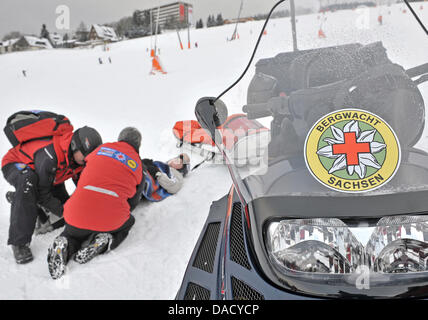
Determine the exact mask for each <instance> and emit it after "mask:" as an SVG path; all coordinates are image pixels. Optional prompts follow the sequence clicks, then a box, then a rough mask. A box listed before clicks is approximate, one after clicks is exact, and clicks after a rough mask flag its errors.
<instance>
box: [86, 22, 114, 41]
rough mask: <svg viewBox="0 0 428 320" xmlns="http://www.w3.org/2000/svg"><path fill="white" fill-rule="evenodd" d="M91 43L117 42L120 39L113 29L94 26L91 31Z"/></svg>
mask: <svg viewBox="0 0 428 320" xmlns="http://www.w3.org/2000/svg"><path fill="white" fill-rule="evenodd" d="M89 41H93V42H96V41H100V42H116V41H119V38H118V37H117V35H116V31H114V29H113V28H112V27H107V26H100V25H98V24H93V25H92V27H91V30H90V31H89Z"/></svg>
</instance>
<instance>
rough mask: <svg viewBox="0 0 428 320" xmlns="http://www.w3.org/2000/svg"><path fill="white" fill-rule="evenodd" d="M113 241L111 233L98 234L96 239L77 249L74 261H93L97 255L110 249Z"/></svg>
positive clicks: (81, 262)
mask: <svg viewBox="0 0 428 320" xmlns="http://www.w3.org/2000/svg"><path fill="white" fill-rule="evenodd" d="M112 241H113V236H112V235H111V234H109V233H99V234H97V235H96V236H95V238H94V240H92V241H91V242H90V243H89V244H88V245H87V246H86V247H84V248H81V249H80V250H79V251H77V253H76V255H75V256H74V261H76V262H77V263H80V264H83V263H87V262H89V261H91V260H92V259H93V258H95V257H96V256H97V255H99V254H102V253H105V252H106V251H108V250H109V249H110V245H111V243H112Z"/></svg>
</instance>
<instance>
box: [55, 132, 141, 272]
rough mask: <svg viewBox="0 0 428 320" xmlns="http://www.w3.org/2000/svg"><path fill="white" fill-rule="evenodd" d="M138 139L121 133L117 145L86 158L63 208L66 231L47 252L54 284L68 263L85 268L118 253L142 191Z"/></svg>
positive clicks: (132, 223)
mask: <svg viewBox="0 0 428 320" xmlns="http://www.w3.org/2000/svg"><path fill="white" fill-rule="evenodd" d="M140 145H141V134H140V132H139V131H138V130H137V129H135V128H125V129H124V130H122V132H121V133H120V134H119V138H118V142H114V143H106V144H102V145H101V146H99V147H98V148H97V149H95V151H94V152H92V153H91V154H90V155H89V156H88V157H87V158H86V167H85V170H83V172H82V174H81V176H80V180H79V183H78V185H77V188H76V190H75V192H74V193H73V195H72V196H71V197H70V199H69V200H68V201H67V203H66V204H65V206H64V220H65V229H64V231H63V232H62V234H61V235H60V236H58V237H57V238H56V239H55V240H54V242H53V244H52V245H51V247H50V248H49V251H48V267H49V273H50V275H51V277H52V278H53V279H58V278H60V277H61V276H62V275H63V274H64V273H65V266H66V265H67V263H68V262H69V260H70V259H71V258H73V259H74V260H75V261H76V262H78V263H80V264H83V263H86V262H88V261H90V260H91V259H93V258H94V257H95V256H97V255H99V254H101V253H105V252H107V251H109V250H112V249H115V248H117V247H118V246H119V245H120V244H121V243H122V242H123V241H124V240H125V238H126V237H127V236H128V233H129V231H130V230H131V228H132V226H133V225H134V223H135V219H134V217H133V216H132V215H131V211H132V210H133V209H134V208H135V207H136V206H137V205H138V203H139V202H140V199H141V193H142V189H143V186H144V179H143V175H144V174H143V165H142V163H141V159H140V156H139V149H140Z"/></svg>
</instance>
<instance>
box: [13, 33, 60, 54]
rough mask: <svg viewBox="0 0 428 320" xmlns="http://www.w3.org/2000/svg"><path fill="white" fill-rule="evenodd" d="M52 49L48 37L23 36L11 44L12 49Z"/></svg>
mask: <svg viewBox="0 0 428 320" xmlns="http://www.w3.org/2000/svg"><path fill="white" fill-rule="evenodd" d="M42 49H53V47H52V44H51V43H50V42H49V40H48V39H44V38H37V37H34V36H23V37H21V38H20V39H19V40H18V41H16V42H15V43H14V44H13V45H12V51H28V50H42Z"/></svg>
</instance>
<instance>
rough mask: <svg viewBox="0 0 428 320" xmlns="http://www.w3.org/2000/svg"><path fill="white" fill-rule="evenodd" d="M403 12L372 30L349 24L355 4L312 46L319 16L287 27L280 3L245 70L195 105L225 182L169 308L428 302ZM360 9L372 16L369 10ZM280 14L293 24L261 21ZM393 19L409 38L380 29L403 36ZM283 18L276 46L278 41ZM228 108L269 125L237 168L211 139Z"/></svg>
mask: <svg viewBox="0 0 428 320" xmlns="http://www.w3.org/2000/svg"><path fill="white" fill-rule="evenodd" d="M318 3H319V1H313V5H314V7H316V6H317V4H318ZM404 6H409V8H411V7H410V5H409V4H408V3H407V1H404V2H402V3H398V4H394V5H391V6H390V7H389V8H388V11H389V12H391V17H384V20H383V21H384V24H383V25H382V26H379V25H377V24H376V23H374V24H372V27H370V28H355V25H354V24H353V23H352V22H353V21H354V20H353V19H357V20H358V19H359V18H360V17H361V13H360V11H359V9H357V10H352V9H346V10H337V11H335V12H332V13H328V19H322V20H323V21H327V22H326V23H325V24H324V25H323V26H324V28H325V30H323V33H324V34H325V35H326V37H323V38H322V39H321V38H320V39H316V38H315V39H314V37H312V35H315V37H316V34H317V31H318V30H317V27H318V24H317V23H318V22H317V21H318V20H320V19H319V15H322V13H320V14H319V15H318V19H317V14H311V15H303V16H299V20H298V22H299V25H297V24H296V19H295V11H294V1H289V2H286V1H280V2H278V3H277V4H276V5H275V6H274V7H273V9H271V11H270V14H269V16H268V18H267V20H266V22H265V24H264V26H263V28H262V31H261V33H260V36H259V38H258V39H257V43H256V47H255V50H254V52H253V55H252V58H251V60H252V59H253V58H254V57H256V56H258V55H259V56H258V57H260V58H261V59H260V58H259V60H258V62H257V63H256V65H255V74H254V75H253V76H252V77H251V75H247V71H248V70H250V68H251V67H252V61H251V60H250V63H249V64H248V66H247V68H246V70H245V72H244V74H243V75H242V76H241V77H240V78H239V79H238V80H237V81H236V82H235V83H234V84H233V85H232V86H231V87H229V88H228V89H227V90H225V91H224V92H223V93H222V94H221V95H220V96H218V97H206V98H202V99H200V100H199V101H198V102H197V105H196V108H195V114H196V117H197V119H198V122H199V124H200V125H201V127H202V128H204V129H205V130H206V132H207V134H208V135H209V136H210V137H211V138H212V140H213V141H214V142H215V144H216V146H217V148H218V149H219V150H220V152H221V154H222V156H223V157H224V159H225V162H226V164H227V167H228V170H229V172H230V174H231V177H232V180H233V186H232V187H231V189H230V191H229V193H228V194H227V195H226V196H225V197H223V198H222V199H220V200H218V201H215V202H214V203H213V204H212V206H211V209H210V212H209V215H208V218H207V220H206V223H205V225H204V227H203V230H202V233H201V235H200V237H199V240H198V241H197V243H196V247H195V249H194V251H193V254H192V256H191V258H190V260H189V264H188V266H187V269H186V272H185V274H184V278H183V282H182V285H181V287H180V289H179V291H178V293H177V296H176V298H177V299H179V300H182V299H184V300H209V299H212V300H229V299H233V300H263V299H275V300H277V299H325V298H349V299H359V298H361V299H367V298H370V299H383V298H427V297H428V215H427V212H428V153H427V152H426V151H427V149H428V141H427V134H426V132H425V102H424V100H426V99H427V98H428V88H427V85H426V82H427V81H428V63H427V61H426V58H427V56H426V52H428V51H427V49H428V41H427V40H428V39H427V31H426V27H425V26H424V24H423V21H425V22H426V21H427V16H426V15H425V16H422V14H423V13H422V12H421V13H419V14H420V15H421V16H422V17H419V14H418V13H416V11H414V10H411V12H407V14H404V13H403V9H402V8H403V7H404ZM362 10H363V11H364V10H369V11H365V12H366V13H367V12H368V13H372V14H371V15H369V18H370V19H372V20H374V21H375V20H376V17H373V12H375V13H377V11H373V10H380V9H378V8H375V9H373V8H372V9H362ZM370 10H372V11H370ZM281 12H290V17H286V18H282V19H275V20H271V21H270V17H271V16H272V15H273V14H275V13H277V16H281V15H280V13H281ZM396 19H400V26H403V25H406V26H407V27H406V28H410V29H411V31H410V30H408V31H409V34H406V37H405V38H401V39H405V41H398V42H397V41H396V40H394V39H392V38H393V37H392V38H391V32H390V31H388V30H386V29H385V28H386V27H385V26H387V25H388V24H389V25H390V28H392V29H390V30H395V31H396V32H406V31H398V29H394V23H396V24H398V21H396ZM269 21H270V22H269ZM290 22H291V26H292V32H291V33H290V34H287V35H284V38H285V39H288V41H286V44H285V45H286V49H285V50H284V48H283V47H281V41H279V40H278V38H275V33H278V34H279V32H281V31H278V29H279V28H281V29H282V30H285V29H286V27H285V26H287V27H288V25H289V23H290ZM369 22H370V21H369ZM273 23H274V24H275V25H276V28H275V27H273V26H272V24H273ZM267 26H268V27H269V33H266V32H264V31H265V28H266V27H267ZM328 26H330V28H329V29H328V28H327V27H328ZM241 28H243V27H241ZM400 28H401V27H400ZM400 30H404V29H400ZM297 31H299V37H298V36H297V35H298V34H297ZM263 34H264V35H263ZM242 35H243V31H242V30H241V40H239V41H243V40H242V38H243V36H242ZM269 36H270V37H272V38H271V39H270V38H269ZM287 37H288V38H287ZM298 39H302V40H299V42H298V41H297V40H298ZM282 40H284V39H282ZM351 40H359V41H351ZM283 42H284V41H283ZM324 42H326V43H327V44H328V45H323V44H324ZM291 43H292V44H293V50H290V47H291ZM317 45H318V46H319V48H314V46H317ZM412 45H413V48H411V47H412ZM298 47H300V48H298ZM303 47H306V48H305V49H303ZM287 49H288V50H287ZM299 49H300V50H299ZM423 52H425V53H423ZM423 59H425V60H423ZM403 65H407V66H409V67H410V66H412V65H413V66H414V65H416V67H411V68H407V69H406V68H404V67H403ZM249 74H253V73H252V72H250V73H249ZM244 87H248V91H247V97H246V99H247V101H246V103H242V104H240V105H239V104H237V103H236V101H239V99H240V98H242V92H245V90H244ZM241 101H242V100H241ZM226 106H227V107H226ZM242 106H243V107H242ZM237 108H242V110H243V112H245V114H246V115H247V117H248V119H259V120H260V121H263V120H266V119H264V118H267V117H271V126H270V127H271V128H270V135H271V137H270V142H269V144H268V147H267V148H265V149H263V150H262V155H261V157H262V159H263V160H262V161H261V162H260V163H258V164H257V165H255V166H252V165H251V164H247V165H245V166H238V165H236V164H235V163H234V159H233V153H231V152H230V150H228V148H226V147H225V146H224V143H223V138H224V136H223V131H222V130H218V128H221V125H222V123H223V121H224V119H226V118H227V114H228V110H233V111H234V112H236V109H237ZM424 132H425V134H424Z"/></svg>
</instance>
